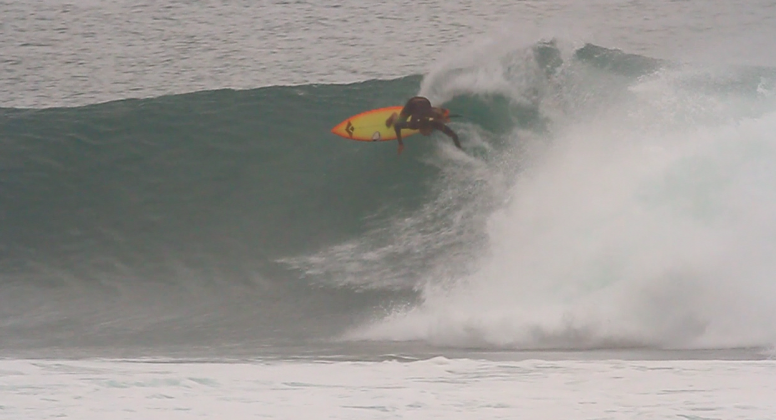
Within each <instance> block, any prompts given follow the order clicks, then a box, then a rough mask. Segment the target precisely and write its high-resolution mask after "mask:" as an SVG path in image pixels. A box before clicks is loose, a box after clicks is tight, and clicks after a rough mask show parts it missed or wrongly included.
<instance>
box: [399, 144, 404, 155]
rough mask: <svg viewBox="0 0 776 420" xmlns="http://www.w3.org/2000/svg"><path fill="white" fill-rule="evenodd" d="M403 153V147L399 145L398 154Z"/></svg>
mask: <svg viewBox="0 0 776 420" xmlns="http://www.w3.org/2000/svg"><path fill="white" fill-rule="evenodd" d="M403 151H404V145H403V144H400V145H399V154H401V152H403Z"/></svg>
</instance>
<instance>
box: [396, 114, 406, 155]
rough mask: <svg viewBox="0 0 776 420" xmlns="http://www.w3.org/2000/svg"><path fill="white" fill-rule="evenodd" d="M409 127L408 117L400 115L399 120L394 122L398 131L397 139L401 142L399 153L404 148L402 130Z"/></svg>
mask: <svg viewBox="0 0 776 420" xmlns="http://www.w3.org/2000/svg"><path fill="white" fill-rule="evenodd" d="M405 127H407V117H404V118H402V117H401V116H399V118H398V120H397V121H396V122H394V123H393V129H394V131H396V141H398V142H399V154H401V152H402V151H403V150H404V142H402V140H401V130H402V129H403V128H405Z"/></svg>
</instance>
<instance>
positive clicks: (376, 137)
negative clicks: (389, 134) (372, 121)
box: [372, 131, 383, 141]
mask: <svg viewBox="0 0 776 420" xmlns="http://www.w3.org/2000/svg"><path fill="white" fill-rule="evenodd" d="M382 138H383V136H382V135H381V134H380V132H379V131H375V133H374V134H372V141H380V139H382Z"/></svg>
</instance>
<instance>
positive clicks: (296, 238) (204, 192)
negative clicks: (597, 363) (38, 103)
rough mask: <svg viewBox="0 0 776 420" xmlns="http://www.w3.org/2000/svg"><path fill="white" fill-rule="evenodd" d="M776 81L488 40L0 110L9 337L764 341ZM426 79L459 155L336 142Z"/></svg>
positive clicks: (87, 340)
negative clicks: (382, 77)
mask: <svg viewBox="0 0 776 420" xmlns="http://www.w3.org/2000/svg"><path fill="white" fill-rule="evenodd" d="M775 86H776V71H774V70H773V69H764V68H734V69H731V68H725V69H713V70H708V69H707V70H699V69H694V68H691V67H689V66H679V65H675V64H671V63H665V62H662V61H659V60H653V59H650V58H647V57H641V56H636V55H630V54H626V53H622V52H619V51H615V50H608V49H605V48H601V47H597V46H594V45H585V46H584V47H581V48H573V47H571V46H566V45H561V44H559V43H556V42H542V43H537V44H535V45H531V46H528V47H523V46H515V45H509V43H504V42H498V43H494V44H492V45H478V46H476V48H474V47H473V48H472V50H471V51H468V52H467V51H463V52H461V53H460V54H458V55H456V57H455V58H454V59H452V60H450V61H449V62H444V63H440V64H439V65H438V66H437V68H435V69H434V70H433V71H432V72H431V73H429V74H428V75H425V76H424V77H422V78H421V77H420V76H410V77H406V78H402V79H397V80H388V81H376V80H373V81H368V82H364V83H358V84H352V85H308V86H299V87H270V88H261V89H255V90H246V91H233V90H219V91H205V92H197V93H192V94H186V95H174V96H165V97H159V98H152V99H141V100H123V101H117V102H110V103H103V104H96V105H90V106H85V107H78V108H54V109H0V150H1V151H2V153H0V168H2V173H0V220H1V221H2V224H0V256H1V257H0V258H1V259H0V288H1V289H2V297H0V300H1V301H0V305H1V306H0V335H1V336H2V337H3V342H4V344H5V345H6V346H7V348H20V349H30V348H51V347H52V346H53V347H77V348H85V347H96V348H105V347H110V348H129V347H152V348H158V347H161V346H197V345H201V346H209V347H212V346H224V347H229V346H253V347H255V346H256V345H260V346H262V345H272V344H273V343H281V342H282V343H287V342H298V341H299V340H302V341H305V340H310V339H313V340H320V339H329V338H332V337H339V338H341V339H345V340H389V341H418V340H419V341H425V342H429V343H432V344H439V345H445V346H462V347H467V348H471V347H483V348H517V349H523V348H590V347H618V346H647V347H740V346H765V345H769V344H772V343H774V342H775V341H776V340H774V339H775V338H776V328H775V327H773V325H772V323H771V322H770V321H771V320H772V319H773V316H774V315H776V313H774V310H773V309H772V308H774V307H776V305H774V303H776V282H774V281H773V280H772V273H774V272H776V271H775V270H774V268H776V267H774V263H773V262H772V261H776V259H774V258H772V257H773V255H774V252H773V251H774V249H775V246H776V239H774V238H776V219H774V218H773V217H772V215H773V214H775V213H774V210H776V195H774V193H773V191H776V188H775V187H776V185H775V184H776V176H775V175H776V173H774V172H776V171H775V170H774V169H773V168H774V167H773V165H771V164H770V162H772V161H774V159H776V138H775V137H774V134H773V133H775V132H776V89H775ZM418 90H420V93H421V94H423V95H426V96H428V97H429V98H431V99H432V101H434V102H438V103H442V102H444V103H445V104H446V106H448V107H449V108H451V109H452V110H453V112H454V113H458V114H461V115H462V116H463V117H462V118H460V119H458V120H456V122H455V123H453V128H454V129H455V130H456V131H457V132H459V134H460V135H461V137H462V139H463V140H464V146H465V148H466V153H465V154H463V153H460V152H458V151H457V150H456V149H455V148H454V147H453V146H452V145H451V144H450V142H449V141H448V140H447V139H446V138H444V136H437V135H434V136H433V137H432V138H430V139H428V138H424V137H420V136H415V137H411V138H410V139H408V141H407V150H406V151H405V154H403V155H402V156H401V157H397V156H396V150H395V146H396V145H395V143H392V142H386V143H373V144H364V143H359V142H351V141H347V140H343V139H340V138H338V137H335V136H333V135H331V134H329V129H330V128H331V127H332V126H334V125H335V124H336V123H338V122H339V121H341V120H342V119H344V118H345V117H347V116H349V115H353V114H355V113H358V112H360V111H363V110H365V109H371V108H376V107H381V106H387V105H393V104H401V103H403V102H404V100H406V98H407V97H409V96H412V95H414V94H416V93H417V92H418Z"/></svg>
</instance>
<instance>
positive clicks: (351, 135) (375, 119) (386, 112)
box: [331, 106, 418, 141]
mask: <svg viewBox="0 0 776 420" xmlns="http://www.w3.org/2000/svg"><path fill="white" fill-rule="evenodd" d="M402 108H403V107H401V106H389V107H386V108H378V109H373V110H371V111H366V112H362V113H360V114H357V115H354V116H352V117H350V118H348V119H346V120H345V121H342V122H341V123H339V124H337V125H336V126H334V128H332V129H331V132H332V133H334V134H336V135H338V136H340V137H344V138H346V139H350V140H355V141H388V140H396V131H394V129H393V127H392V126H391V127H386V126H385V120H387V119H388V117H390V116H391V114H393V113H394V112H395V113H397V114H398V113H399V112H401V109H402ZM417 133H418V130H409V129H404V130H402V131H401V136H402V138H405V137H408V136H411V135H413V134H417Z"/></svg>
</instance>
